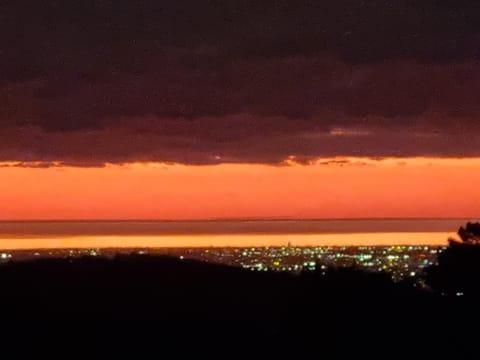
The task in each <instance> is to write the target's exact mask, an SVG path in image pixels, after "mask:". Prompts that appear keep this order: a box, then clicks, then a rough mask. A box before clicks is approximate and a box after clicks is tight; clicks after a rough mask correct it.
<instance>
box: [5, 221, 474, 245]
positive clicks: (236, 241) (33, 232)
mask: <svg viewBox="0 0 480 360" xmlns="http://www.w3.org/2000/svg"><path fill="white" fill-rule="evenodd" d="M475 220H476V219H441V220H440V219H415V220H412V219H385V220H384V219H367V220H308V221H307V220H305V221H295V220H275V221H154V222H152V221H96V222H87V221H75V222H64V221H58V222H46V221H42V222H0V249H32V248H73V247H183V246H185V247H191V246H282V245H287V244H288V243H291V244H292V245H298V246H302V245H303V246H321V245H330V246H332V245H400V244H402V245H409V244H415V245H418V244H428V245H444V244H446V242H447V239H448V237H450V236H455V233H456V231H457V229H458V227H459V226H461V225H463V224H465V223H466V222H467V221H475Z"/></svg>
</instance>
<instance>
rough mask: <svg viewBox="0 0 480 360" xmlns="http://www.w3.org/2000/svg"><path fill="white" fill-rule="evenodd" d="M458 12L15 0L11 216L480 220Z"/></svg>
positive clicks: (471, 14) (466, 60)
mask: <svg viewBox="0 0 480 360" xmlns="http://www.w3.org/2000/svg"><path fill="white" fill-rule="evenodd" d="M448 3H449V5H448V6H444V5H443V2H436V1H435V2H434V1H426V2H425V1H423V2H414V1H396V2H389V1H376V0H375V1H363V2H362V1H353V0H338V1H317V2H310V1H293V2H288V1H269V0H267V1H244V2H238V1H231V0H226V1H206V0H205V1H203V0H195V1H194V0H184V1H181V0H171V1H170V0H168V1H148V0H139V1H127V0H117V1H96V0H89V1H78V2H69V1H61V2H59V1H53V0H48V1H42V2H39V1H33V0H17V1H9V0H7V1H2V2H1V4H0V43H1V44H2V45H3V46H2V48H1V49H0V204H1V208H0V219H3V220H8V219H211V218H338V217H339V218H350V217H355V218H358V217H360V218H366V217H474V216H478V208H479V205H480V190H479V188H478V185H477V186H475V184H479V183H480V171H479V168H480V121H479V115H480V98H479V94H480V63H479V56H480V50H479V49H480V11H478V10H479V9H478V7H479V5H478V3H477V2H473V1H472V2H469V1H462V2H454V3H453V2H452V3H451V2H448ZM25 9H28V11H25ZM19 22H21V23H22V24H24V25H23V26H18V24H19Z"/></svg>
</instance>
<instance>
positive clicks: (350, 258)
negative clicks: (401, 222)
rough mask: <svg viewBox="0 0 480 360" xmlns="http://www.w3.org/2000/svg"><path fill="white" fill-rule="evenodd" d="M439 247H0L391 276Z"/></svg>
mask: <svg viewBox="0 0 480 360" xmlns="http://www.w3.org/2000/svg"><path fill="white" fill-rule="evenodd" d="M444 249H445V247H442V246H408V245H407V246H318V247H298V246H282V247H209V248H135V249H133V248H107V249H99V248H92V249H43V250H42V249H38V250H9V251H3V252H0V263H5V262H10V261H23V260H29V259H35V258H72V257H84V256H105V257H114V256H115V255H117V254H123V255H127V254H137V255H168V256H173V257H178V258H179V259H181V260H184V259H195V260H199V261H204V262H209V263H218V264H224V265H229V266H236V267H242V268H245V269H249V270H251V271H288V272H302V271H320V273H322V274H324V273H325V272H326V271H327V270H328V269H332V268H345V267H356V268H359V269H362V270H367V271H374V272H385V273H388V274H390V275H391V277H392V279H393V280H395V281H400V280H402V279H406V278H408V277H414V276H416V275H418V274H421V273H422V271H423V269H424V268H425V267H427V266H430V265H434V264H435V263H436V261H437V256H438V254H440V253H441V252H442V251H443V250H444Z"/></svg>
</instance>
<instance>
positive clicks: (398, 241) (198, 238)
mask: <svg viewBox="0 0 480 360" xmlns="http://www.w3.org/2000/svg"><path fill="white" fill-rule="evenodd" d="M449 237H455V233H454V232H367V233H328V234H213V235H209V234H201V235H82V236H48V237H47V236H45V237H38V236H34V237H32V236H13V237H12V236H1V237H0V249H4V250H13V249H38V248H51V249H59V248H60V249H61V248H111V247H114V248H122V247H125V248H127V247H147V248H148V247H152V248H154V247H156V248H158V247H209V246H215V247H229V246H231V247H236V246H238V247H245V246H287V245H288V244H291V245H293V246H349V245H352V246H362V245H365V246H375V245H446V244H447V239H448V238H449Z"/></svg>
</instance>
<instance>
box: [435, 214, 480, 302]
mask: <svg viewBox="0 0 480 360" xmlns="http://www.w3.org/2000/svg"><path fill="white" fill-rule="evenodd" d="M458 235H459V236H460V238H461V240H462V241H458V240H456V239H453V238H451V239H449V247H448V248H447V249H446V250H445V251H444V252H442V253H441V254H440V255H439V256H438V264H437V265H435V266H431V267H429V268H428V269H426V282H427V284H428V285H429V286H430V287H431V288H432V289H433V290H435V291H438V292H440V293H442V294H446V295H456V296H463V295H468V296H480V281H479V280H480V223H470V222H469V223H467V225H466V227H465V228H464V227H460V229H459V230H458Z"/></svg>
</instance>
